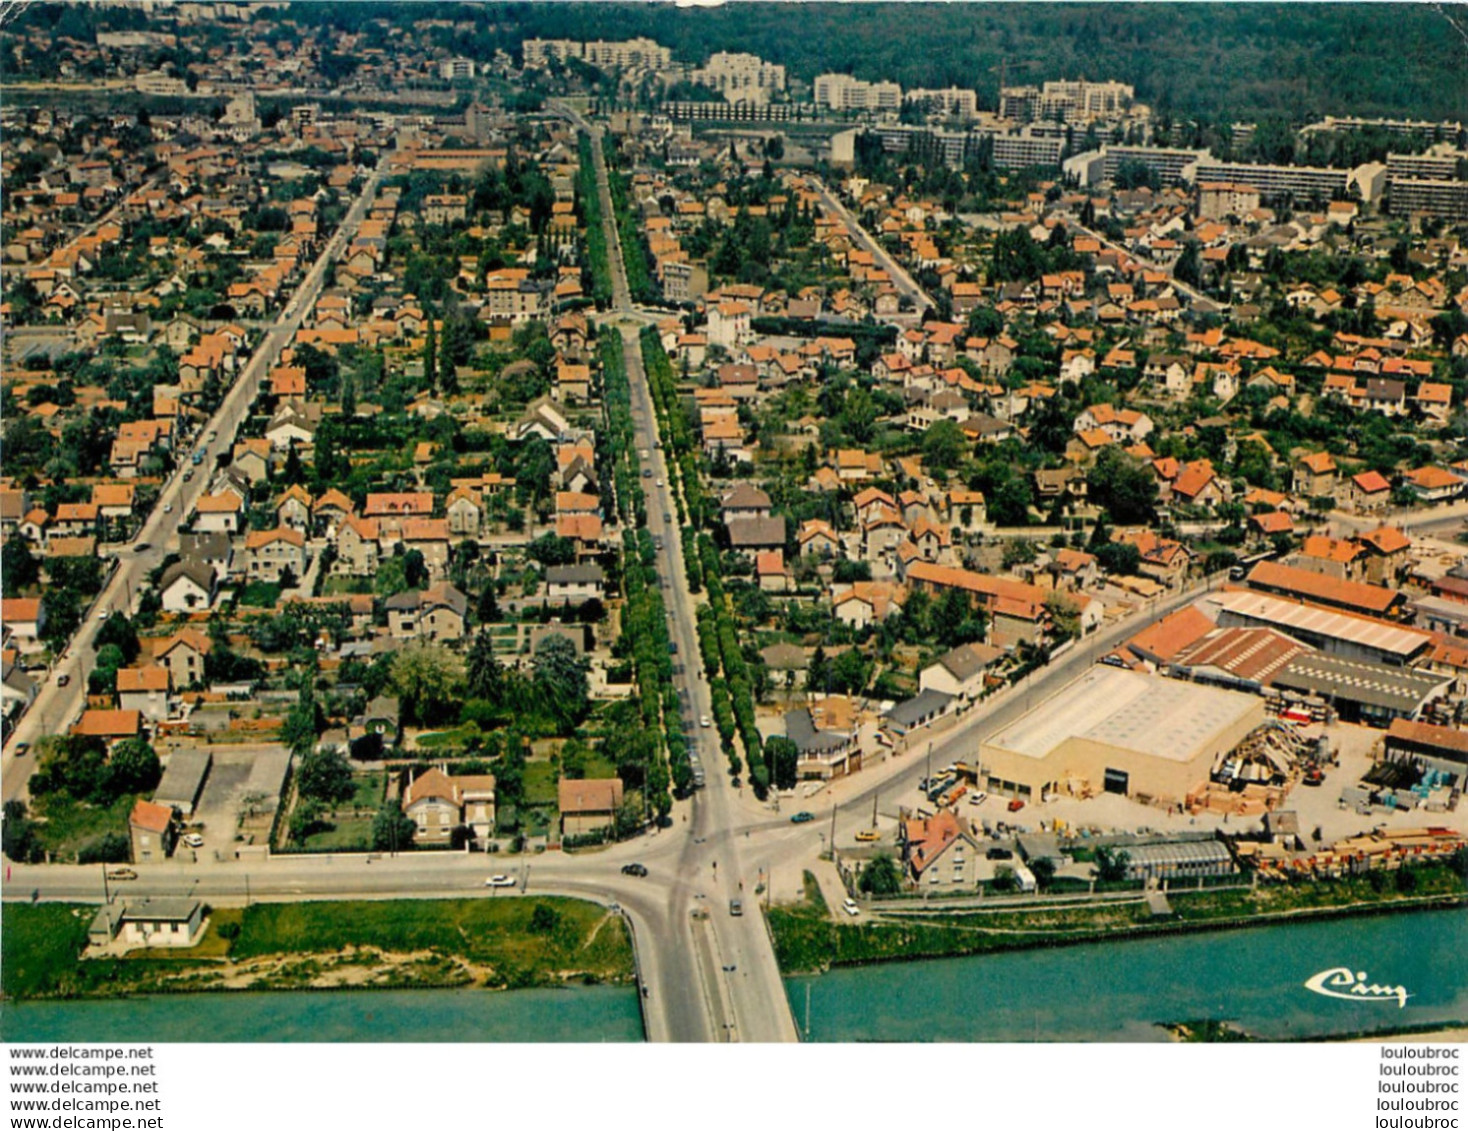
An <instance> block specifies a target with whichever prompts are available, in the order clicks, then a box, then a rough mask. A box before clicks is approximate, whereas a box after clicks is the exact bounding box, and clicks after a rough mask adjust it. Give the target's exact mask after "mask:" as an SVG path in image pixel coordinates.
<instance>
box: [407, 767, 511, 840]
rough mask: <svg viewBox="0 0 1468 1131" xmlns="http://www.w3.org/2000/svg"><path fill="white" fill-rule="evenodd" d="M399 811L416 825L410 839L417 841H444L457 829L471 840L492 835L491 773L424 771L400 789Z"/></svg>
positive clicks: (449, 838)
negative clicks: (400, 808) (401, 805)
mask: <svg viewBox="0 0 1468 1131" xmlns="http://www.w3.org/2000/svg"><path fill="white" fill-rule="evenodd" d="M403 812H404V814H406V815H407V816H408V817H409V818H410V819H411V820H412V821H413V822H414V823H415V824H417V826H418V831H417V833H416V834H415V835H414V839H415V840H416V841H418V842H420V843H423V844H444V843H447V842H449V841H450V840H452V839H453V835H454V830H455V829H459V828H463V829H466V830H467V835H468V836H470V837H472V838H473V839H474V840H477V841H484V840H487V839H488V838H490V837H491V836H492V835H493V834H494V814H495V779H494V775H493V774H455V775H450V774H447V773H445V772H444V771H443V770H439V769H430V770H425V771H424V772H423V773H421V774H419V775H418V776H417V777H416V778H414V779H413V780H412V782H410V783H409V785H408V787H407V789H405V790H404V791H403Z"/></svg>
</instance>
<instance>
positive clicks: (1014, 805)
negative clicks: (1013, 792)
mask: <svg viewBox="0 0 1468 1131" xmlns="http://www.w3.org/2000/svg"><path fill="white" fill-rule="evenodd" d="M1024 807H1025V803H1024V802H1023V801H1021V800H1020V799H1019V798H1018V797H1016V798H1015V799H1014V800H1012V801H1011V802H1010V803H1009V811H1010V812H1011V813H1018V812H1019V811H1020V810H1021V809H1023V808H1024Z"/></svg>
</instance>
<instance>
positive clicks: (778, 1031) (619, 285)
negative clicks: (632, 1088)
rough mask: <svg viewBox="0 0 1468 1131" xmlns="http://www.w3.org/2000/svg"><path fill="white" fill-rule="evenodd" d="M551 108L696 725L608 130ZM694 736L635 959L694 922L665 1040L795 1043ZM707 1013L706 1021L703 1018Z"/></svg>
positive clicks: (705, 749) (715, 757)
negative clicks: (557, 115) (700, 938)
mask: <svg viewBox="0 0 1468 1131" xmlns="http://www.w3.org/2000/svg"><path fill="white" fill-rule="evenodd" d="M556 109H557V110H558V111H560V112H561V113H563V114H565V115H566V116H567V117H569V118H570V119H571V120H572V122H574V123H575V125H576V127H577V128H578V129H580V130H582V131H583V132H584V133H585V134H586V135H587V136H588V137H589V138H590V139H591V146H592V160H593V163H594V165H595V169H596V175H597V189H598V193H599V194H600V196H601V205H602V216H603V221H604V224H605V228H606V238H607V248H608V255H609V258H610V259H611V261H612V262H611V268H612V296H613V304H614V312H613V314H612V318H611V321H613V322H616V323H618V324H619V327H620V330H621V333H622V337H623V347H624V352H625V354H626V358H627V375H628V381H629V384H630V386H631V398H632V412H633V424H634V429H635V436H636V444H637V448H638V450H639V451H648V452H650V453H651V455H652V460H651V462H652V464H653V467H652V470H653V472H654V475H653V477H652V478H650V479H644V480H643V481H642V483H643V487H644V489H645V491H646V495H647V523H648V527H649V529H650V530H651V531H652V532H653V533H654V534H656V535H659V536H661V537H662V539H663V543H664V550H663V554H662V557H661V558H660V561H659V573H660V578H659V583H660V584H661V586H662V589H663V597H664V600H665V602H666V604H667V607H668V610H669V613H670V614H671V615H670V620H669V625H668V629H669V635H670V637H671V639H672V642H673V643H674V645H675V646H676V648H677V657H678V661H679V662H678V663H677V664H676V665H675V667H676V668H677V669H678V670H677V671H676V672H675V676H674V681H675V683H676V685H677V687H678V690H679V692H680V694H681V695H682V696H683V701H684V703H685V719H686V721H687V722H688V723H689V724H696V720H698V719H699V718H701V717H703V716H710V717H711V716H712V714H713V707H712V697H711V695H710V692H709V687H708V683H707V681H706V679H705V678H704V675H703V672H702V671H701V664H700V661H699V650H698V635H697V628H696V619H695V613H694V609H695V602H694V600H693V596H692V594H691V593H690V592H689V590H688V583H687V575H686V573H685V571H684V563H683V545H682V534H681V527H680V526H679V524H678V513H677V508H676V506H675V504H674V501H673V487H672V480H671V478H670V477H669V475H668V465H667V461H666V455H665V452H664V451H663V450H662V448H661V446H660V444H659V437H658V433H657V425H656V417H655V415H654V411H653V403H652V395H651V391H650V389H649V387H648V383H647V375H646V373H645V372H644V370H643V365H642V350H641V345H640V343H639V340H638V336H637V331H638V328H639V326H640V324H641V323H642V322H643V321H644V320H645V319H644V318H643V317H640V315H641V313H642V312H640V311H638V310H636V309H635V308H634V307H633V305H632V299H631V294H630V292H629V290H628V287H627V278H626V273H625V271H624V268H623V262H622V256H621V251H620V243H619V241H618V237H617V230H616V223H615V217H614V215H613V212H612V200H611V192H610V189H609V187H608V184H607V170H606V164H605V161H604V159H603V154H602V146H601V130H600V129H599V128H597V127H593V126H591V125H590V124H589V123H587V122H586V121H585V119H583V118H582V117H581V116H580V115H579V114H577V113H576V112H575V111H574V110H571V109H570V108H569V107H565V106H564V105H557V106H556ZM691 729H692V731H693V743H692V750H693V756H694V757H695V758H696V759H698V761H699V762H700V763H701V765H702V767H703V769H704V772H705V777H706V780H707V783H708V784H707V787H706V788H705V789H703V790H700V791H698V792H697V793H696V794H695V800H694V802H693V804H692V805H691V806H689V807H688V808H689V809H691V813H690V814H686V818H687V828H688V835H687V836H686V837H685V838H684V839H683V846H682V849H681V851H680V852H679V856H678V861H677V866H676V870H675V872H674V873H673V875H672V876H670V877H668V879H666V880H664V881H662V882H663V883H664V884H665V885H666V887H665V893H666V909H667V910H666V919H665V921H666V922H667V923H669V924H671V925H673V926H674V932H673V934H672V935H671V936H663V935H661V934H654V935H653V936H652V937H651V938H650V939H639V943H640V944H641V949H640V951H639V953H640V954H642V955H643V956H644V960H645V966H647V967H650V968H652V969H656V970H667V971H672V970H675V969H677V968H678V962H679V961H682V959H681V958H679V959H675V958H674V956H673V955H672V954H671V953H670V952H672V951H674V950H682V949H687V948H688V947H689V945H690V940H689V939H688V930H687V925H688V924H689V923H695V922H697V923H706V924H707V931H708V935H709V945H708V946H703V945H700V946H697V947H694V948H693V949H694V950H695V951H696V952H697V955H698V965H699V967H700V974H701V979H700V981H699V982H698V983H696V984H697V986H698V987H699V989H698V992H693V986H694V985H695V983H692V982H688V981H682V982H671V983H668V984H665V985H661V986H659V985H652V986H651V987H650V991H651V993H650V1000H659V999H661V1000H664V1001H672V1002H673V1003H675V1004H674V1005H673V1006H670V1007H669V1008H670V1009H671V1010H672V1012H670V1014H669V1029H668V1038H669V1039H672V1040H688V1041H692V1040H709V1039H713V1040H721V1041H722V1040H739V1041H761V1042H764V1041H793V1040H795V1039H796V1031H795V1022H794V1019H793V1018H792V1017H791V1015H790V1009H789V1004H788V1002H787V1000H786V997H785V990H784V985H783V983H782V982H781V980H780V970H779V966H778V964H777V963H776V961H775V952H774V947H773V945H772V944H771V942H770V937H769V933H768V931H767V929H766V927H765V923H764V917H763V916H762V915H760V914H759V913H758V909H757V908H756V907H755V897H754V889H755V887H756V886H757V882H758V878H759V872H758V862H757V861H756V860H755V859H754V857H753V853H752V850H746V847H745V845H744V844H742V843H740V840H739V838H738V837H737V836H736V833H735V826H736V825H738V824H740V823H741V822H742V821H743V820H744V818H743V817H741V816H740V809H741V798H740V796H739V795H738V791H737V790H736V789H735V788H734V786H733V785H732V784H731V781H730V779H729V777H728V775H727V773H726V772H724V771H725V769H726V765H725V763H724V759H723V754H722V751H721V750H720V749H719V744H718V741H717V738H716V733H717V732H716V731H714V730H713V729H711V728H704V727H700V726H697V725H692V728H691ZM683 827H684V825H683V822H682V821H680V822H679V823H678V824H677V825H676V826H675V828H676V829H680V830H681V829H682V828H683ZM653 878H654V877H649V879H653ZM734 899H739V900H741V901H742V905H743V908H744V911H745V913H744V914H742V915H738V916H735V915H733V914H731V911H730V901H731V900H734ZM695 910H698V911H700V913H702V912H703V911H707V913H708V918H707V920H701V919H700V920H694V919H693V914H694V912H695ZM702 931H703V928H702V927H700V933H702ZM710 965H716V966H717V969H710V968H709V967H710ZM700 1013H701V1014H702V1016H696V1015H698V1014H700Z"/></svg>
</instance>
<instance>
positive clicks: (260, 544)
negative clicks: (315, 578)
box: [245, 526, 307, 584]
mask: <svg viewBox="0 0 1468 1131" xmlns="http://www.w3.org/2000/svg"><path fill="white" fill-rule="evenodd" d="M306 564H307V557H306V536H305V535H304V534H302V533H301V532H300V531H299V530H291V529H288V528H287V527H283V526H278V527H276V528H275V529H274V530H252V531H250V532H249V533H248V534H246V535H245V575H246V576H247V577H248V578H249V579H250V580H251V581H265V582H269V583H271V584H295V583H296V582H299V581H300V579H301V577H302V576H303V575H304V574H305V572H306Z"/></svg>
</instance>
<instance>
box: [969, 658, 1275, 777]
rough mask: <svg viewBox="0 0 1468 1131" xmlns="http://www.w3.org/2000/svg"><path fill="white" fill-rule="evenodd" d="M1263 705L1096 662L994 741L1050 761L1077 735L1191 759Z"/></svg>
mask: <svg viewBox="0 0 1468 1131" xmlns="http://www.w3.org/2000/svg"><path fill="white" fill-rule="evenodd" d="M1258 709H1259V700H1258V699H1256V698H1255V697H1254V696H1252V695H1243V694H1240V693H1238V692H1234V691H1221V690H1218V689H1217V688H1212V687H1205V686H1203V685H1201V684H1196V683H1185V682H1183V681H1182V680H1175V679H1160V678H1156V677H1153V676H1146V675H1138V674H1137V673H1135V672H1129V671H1124V670H1122V669H1120V668H1110V667H1095V668H1092V669H1091V670H1090V671H1089V672H1087V673H1086V674H1085V675H1083V676H1081V678H1080V679H1078V680H1076V681H1075V682H1073V683H1071V684H1070V685H1069V686H1068V687H1066V688H1064V689H1063V690H1061V691H1060V692H1059V694H1057V695H1056V696H1054V697H1053V698H1052V699H1050V700H1047V701H1046V702H1044V703H1041V704H1040V705H1039V706H1038V707H1036V708H1035V709H1034V710H1033V711H1031V712H1030V713H1029V714H1027V715H1024V716H1023V717H1021V718H1020V719H1018V720H1016V721H1015V722H1014V723H1012V724H1011V725H1010V726H1008V727H1006V728H1005V729H1004V730H1002V731H1000V732H999V733H998V734H996V735H993V736H992V737H991V738H990V739H989V745H991V746H997V747H1000V748H1001V749H1004V750H1009V751H1012V752H1014V753H1016V754H1023V755H1025V756H1026V757H1030V758H1044V757H1046V756H1048V755H1049V754H1050V753H1051V751H1053V750H1054V749H1055V748H1056V747H1058V746H1059V745H1060V744H1061V743H1063V742H1065V741H1066V740H1068V739H1071V738H1084V739H1088V740H1089V741H1092V742H1099V743H1103V744H1105V745H1107V746H1114V747H1118V748H1120V749H1124V750H1133V751H1136V752H1138V753H1141V754H1148V755H1151V756H1152V757H1154V758H1165V759H1167V760H1168V761H1173V762H1188V761H1191V760H1192V759H1193V758H1194V757H1195V756H1196V755H1197V753H1198V750H1199V747H1201V746H1202V745H1203V744H1204V743H1206V742H1207V741H1208V740H1209V739H1211V738H1212V737H1213V736H1214V735H1216V734H1218V732H1219V731H1221V730H1223V729H1224V728H1226V727H1228V726H1231V725H1232V724H1234V723H1236V722H1238V721H1239V720H1240V719H1242V718H1243V717H1244V716H1246V715H1248V714H1250V713H1252V712H1254V711H1257V710H1258Z"/></svg>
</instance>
